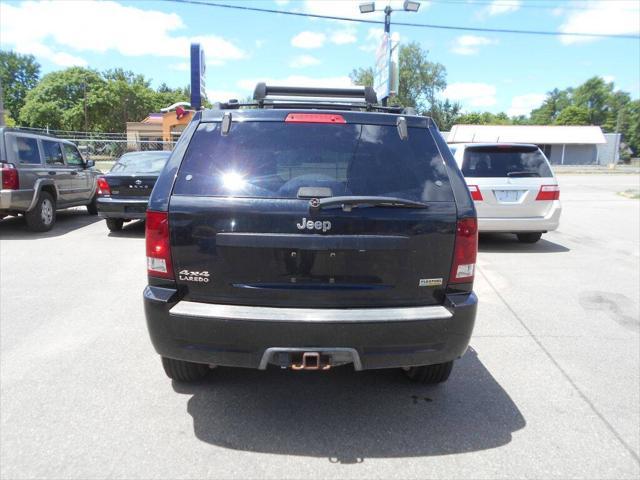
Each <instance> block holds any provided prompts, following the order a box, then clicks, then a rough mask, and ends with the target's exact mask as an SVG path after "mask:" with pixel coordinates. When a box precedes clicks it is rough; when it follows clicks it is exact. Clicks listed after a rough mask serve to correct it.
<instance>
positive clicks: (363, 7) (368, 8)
mask: <svg viewBox="0 0 640 480" xmlns="http://www.w3.org/2000/svg"><path fill="white" fill-rule="evenodd" d="M375 11H376V4H375V3H374V2H370V3H361V4H360V13H371V12H375Z"/></svg>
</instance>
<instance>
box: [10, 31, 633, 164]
mask: <svg viewBox="0 0 640 480" xmlns="http://www.w3.org/2000/svg"><path fill="white" fill-rule="evenodd" d="M399 62H400V64H399V77H400V88H399V92H398V94H397V95H396V96H395V97H393V98H392V99H391V102H390V103H391V104H396V105H402V106H411V107H414V108H416V110H417V111H418V112H419V113H420V114H424V115H429V116H430V117H432V118H433V119H434V121H435V122H436V124H437V125H438V127H439V128H440V130H443V131H447V130H450V129H451V127H452V126H453V125H454V124H456V123H458V124H494V125H528V124H530V125H598V126H600V127H602V129H603V131H605V132H620V133H622V135H623V142H624V143H625V145H626V146H627V147H628V148H629V149H630V151H631V152H630V153H631V154H633V155H639V154H640V100H638V99H636V100H632V99H631V96H630V94H629V93H628V92H624V91H621V90H616V89H615V87H614V84H613V83H612V82H606V81H605V80H604V79H603V78H600V77H593V78H590V79H588V80H587V81H586V82H584V83H583V84H582V85H579V86H577V87H575V88H572V87H571V88H566V89H564V90H560V89H554V90H552V91H550V92H548V93H547V96H546V98H545V100H544V101H543V103H542V105H541V106H540V107H538V108H535V109H533V110H532V111H531V113H530V114H529V115H528V116H524V115H522V116H517V117H513V116H512V117H510V116H509V115H507V114H506V113H504V112H500V113H491V112H463V111H462V107H461V105H460V104H459V103H457V102H452V101H450V100H448V99H443V98H442V93H443V92H444V90H445V88H446V87H447V81H446V77H447V71H446V68H445V66H444V65H442V64H441V63H438V62H434V61H431V60H430V58H429V55H428V52H427V51H425V50H423V49H422V48H421V47H420V45H419V44H418V43H416V42H411V43H408V44H405V45H402V46H401V47H400V52H399ZM349 76H350V78H351V80H352V81H353V83H355V84H356V85H369V86H371V85H373V68H371V67H368V68H357V69H354V70H352V72H351V73H350V75H349ZM0 82H1V83H2V86H3V98H4V108H5V110H6V114H7V115H6V116H7V124H17V125H22V126H29V127H49V128H51V129H59V130H83V131H102V132H123V131H125V129H126V122H130V121H141V120H142V119H144V118H145V117H146V116H147V115H148V114H149V113H150V112H155V111H158V110H160V109H161V108H164V107H166V106H168V105H171V104H173V103H175V102H179V101H189V87H188V86H187V87H183V88H170V87H168V86H167V85H165V84H162V85H161V86H160V87H159V88H157V89H153V88H151V81H150V80H149V79H147V78H145V77H144V76H143V75H137V74H135V73H133V72H130V71H125V70H122V69H113V70H107V71H105V72H98V71H97V70H93V69H89V68H82V67H70V68H67V69H64V70H60V71H56V72H52V73H49V74H47V75H44V76H43V77H42V78H40V65H38V63H37V62H36V60H35V58H34V57H33V56H32V55H21V54H17V53H14V52H11V51H0Z"/></svg>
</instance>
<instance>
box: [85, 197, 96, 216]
mask: <svg viewBox="0 0 640 480" xmlns="http://www.w3.org/2000/svg"><path fill="white" fill-rule="evenodd" d="M97 199H98V197H97V196H95V195H94V197H93V198H92V199H91V202H90V203H88V204H87V212H89V215H97V214H98V205H97V203H96V201H97Z"/></svg>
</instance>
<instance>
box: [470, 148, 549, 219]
mask: <svg viewBox="0 0 640 480" xmlns="http://www.w3.org/2000/svg"><path fill="white" fill-rule="evenodd" d="M462 174H463V175H464V176H465V179H466V181H467V185H469V187H470V190H472V192H473V193H474V194H475V195H474V200H476V202H475V205H476V210H477V212H478V217H479V218H483V217H484V218H494V217H495V218H531V217H544V216H545V215H546V214H547V213H548V212H549V209H550V208H551V206H552V203H553V202H552V201H550V200H537V198H538V194H539V193H540V188H541V187H542V186H543V185H544V186H553V185H557V182H556V180H555V178H554V176H553V173H552V171H551V167H550V166H549V162H548V160H547V159H546V157H545V156H544V154H543V153H542V151H540V149H539V148H538V147H536V146H535V145H477V146H474V145H472V146H467V147H466V148H465V150H464V156H463V160H462ZM476 191H479V194H478V193H476ZM480 196H481V200H480V198H479V197H480Z"/></svg>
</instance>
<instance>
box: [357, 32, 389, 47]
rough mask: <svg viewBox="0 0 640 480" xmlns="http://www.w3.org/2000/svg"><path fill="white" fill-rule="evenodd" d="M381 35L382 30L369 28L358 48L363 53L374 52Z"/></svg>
mask: <svg viewBox="0 0 640 480" xmlns="http://www.w3.org/2000/svg"><path fill="white" fill-rule="evenodd" d="M383 33H384V30H383V29H382V28H370V29H369V31H368V32H367V36H366V37H365V39H364V43H363V44H362V45H360V47H358V48H360V50H362V51H363V52H375V51H376V50H377V48H378V44H379V43H380V39H381V38H382V34H383Z"/></svg>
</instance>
